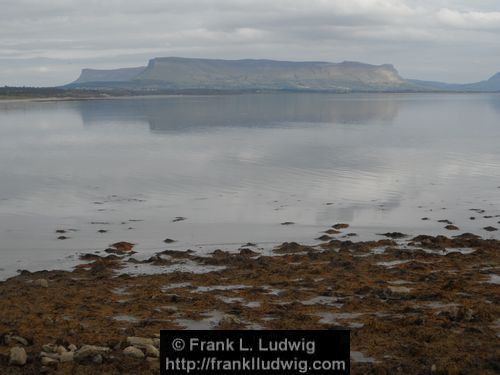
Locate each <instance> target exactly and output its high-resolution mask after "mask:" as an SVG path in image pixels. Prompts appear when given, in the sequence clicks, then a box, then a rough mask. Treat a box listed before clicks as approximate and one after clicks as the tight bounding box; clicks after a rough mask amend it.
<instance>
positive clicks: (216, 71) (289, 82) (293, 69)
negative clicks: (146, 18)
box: [68, 57, 413, 92]
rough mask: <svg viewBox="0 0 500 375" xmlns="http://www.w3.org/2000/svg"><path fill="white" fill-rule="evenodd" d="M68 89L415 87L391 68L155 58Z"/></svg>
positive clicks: (85, 77) (98, 73) (89, 75)
mask: <svg viewBox="0 0 500 375" xmlns="http://www.w3.org/2000/svg"><path fill="white" fill-rule="evenodd" d="M68 86H70V87H93V88H105V87H110V88H113V87H121V88H128V89H176V90H182V89H188V90H190V89H214V90H258V89H264V90H319V91H341V92H346V91H347V92H348V91H400V90H411V88H412V86H413V84H411V83H408V82H407V81H405V80H404V79H403V78H401V77H400V76H399V74H398V72H397V71H396V69H395V68H394V67H393V66H392V65H389V64H385V65H370V64H363V63H359V62H348V61H345V62H342V63H330V62H319V61H313V62H293V61H274V60H251V59H246V60H216V59H191V58H181V57H162V58H154V59H152V60H150V61H149V64H148V66H147V67H145V68H142V67H140V68H125V69H116V70H92V69H84V70H83V71H82V74H81V76H80V77H79V78H78V79H77V80H76V81H75V82H73V83H71V84H70V85H68Z"/></svg>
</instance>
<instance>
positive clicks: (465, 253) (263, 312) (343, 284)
mask: <svg viewBox="0 0 500 375" xmlns="http://www.w3.org/2000/svg"><path fill="white" fill-rule="evenodd" d="M346 228H347V226H346V225H341V224H337V225H334V226H332V228H329V229H328V228H327V230H326V231H325V234H324V236H321V237H320V238H321V241H322V242H320V243H318V245H316V246H303V245H300V244H297V243H283V244H282V245H280V246H278V247H276V248H275V249H274V251H273V252H274V255H273V256H269V255H262V254H261V252H260V249H259V248H258V246H256V245H255V244H250V243H249V244H247V246H245V247H242V248H240V249H238V250H237V251H236V252H233V253H230V252H225V251H220V250H217V251H214V252H213V253H212V254H209V255H207V256H200V255H197V254H195V253H193V252H191V251H189V250H187V251H174V250H165V251H162V252H159V253H157V254H156V255H154V256H153V257H151V258H150V259H147V260H138V259H137V258H134V251H133V250H134V249H133V248H134V245H133V244H131V243H127V242H120V243H116V244H113V245H112V246H110V248H109V249H106V251H105V252H102V253H98V254H96V253H92V254H84V255H82V257H81V258H82V264H81V265H80V266H78V267H76V268H75V269H74V271H72V272H67V271H41V272H34V273H32V272H28V271H21V272H20V274H19V275H18V276H16V277H13V278H10V279H8V280H7V281H4V282H1V283H0V299H1V301H2V302H1V304H0V373H1V374H37V373H54V374H157V373H158V372H159V360H158V355H159V353H158V349H159V339H158V338H159V332H160V330H161V329H334V328H339V327H344V328H348V329H350V330H351V361H352V373H353V374H497V373H499V372H500V285H499V284H500V241H498V240H493V239H483V238H480V237H478V236H475V235H473V234H467V233H465V234H460V235H457V236H454V237H445V236H436V237H433V236H426V235H421V236H417V237H414V238H409V237H406V236H405V235H404V234H402V233H397V232H388V233H384V234H383V236H384V237H381V238H383V239H380V240H378V241H369V242H353V241H351V240H349V239H348V238H349V237H346V238H343V239H335V238H332V237H331V236H330V235H334V234H337V233H339V232H340V231H343V230H346ZM455 233H456V232H455ZM166 246H168V245H166ZM134 269H135V270H137V272H128V271H129V270H134ZM166 269H168V270H170V271H169V272H165V270H166ZM155 270H156V271H155ZM142 271H144V272H142ZM145 271H147V272H145Z"/></svg>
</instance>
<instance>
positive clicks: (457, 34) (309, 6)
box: [0, 0, 500, 86]
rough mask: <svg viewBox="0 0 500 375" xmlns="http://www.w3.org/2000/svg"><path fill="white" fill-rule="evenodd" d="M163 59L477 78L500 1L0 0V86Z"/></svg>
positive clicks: (498, 45) (491, 54) (495, 45)
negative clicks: (343, 65)
mask: <svg viewBox="0 0 500 375" xmlns="http://www.w3.org/2000/svg"><path fill="white" fill-rule="evenodd" d="M165 56H181V57H207V58H222V59H241V58H267V59H275V60H293V61H331V62H341V61H346V60H347V61H361V62H365V63H370V64H384V63H390V64H393V65H394V66H395V67H396V69H397V70H398V71H399V73H400V74H401V75H402V76H403V77H405V78H417V79H425V80H439V81H445V82H457V83H458V82H475V81H480V80H484V79H487V78H489V77H490V76H492V75H493V74H495V73H496V72H500V0H174V1H173V0H140V1H139V0H0V86H4V85H11V86H12V85H14V86H22V85H25V86H54V85H61V84H65V83H69V82H71V81H73V80H75V79H76V78H77V77H78V75H79V74H80V70H81V69H82V68H96V69H112V68H118V67H132V66H143V65H146V64H147V61H148V60H149V59H150V58H153V57H165Z"/></svg>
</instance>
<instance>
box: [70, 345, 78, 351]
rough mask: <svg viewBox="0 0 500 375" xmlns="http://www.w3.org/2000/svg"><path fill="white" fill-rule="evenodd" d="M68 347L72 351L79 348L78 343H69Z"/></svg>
mask: <svg viewBox="0 0 500 375" xmlns="http://www.w3.org/2000/svg"><path fill="white" fill-rule="evenodd" d="M68 349H69V350H70V351H71V352H76V350H77V349H78V348H77V347H76V345H74V344H69V345H68Z"/></svg>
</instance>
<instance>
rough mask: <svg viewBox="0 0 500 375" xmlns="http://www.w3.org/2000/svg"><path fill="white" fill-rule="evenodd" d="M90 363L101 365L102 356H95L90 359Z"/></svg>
mask: <svg viewBox="0 0 500 375" xmlns="http://www.w3.org/2000/svg"><path fill="white" fill-rule="evenodd" d="M92 362H94V363H97V364H101V363H102V355H100V354H97V355H95V356H94V357H93V358H92Z"/></svg>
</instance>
